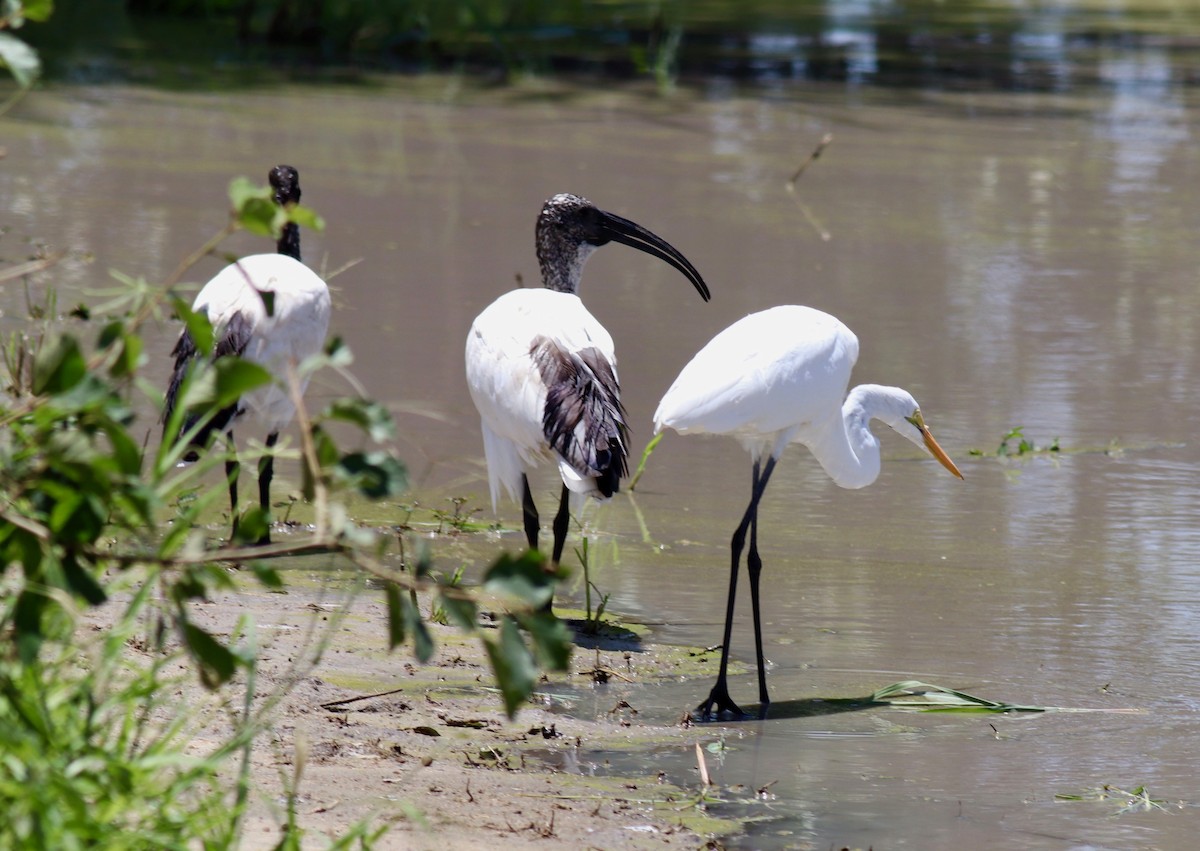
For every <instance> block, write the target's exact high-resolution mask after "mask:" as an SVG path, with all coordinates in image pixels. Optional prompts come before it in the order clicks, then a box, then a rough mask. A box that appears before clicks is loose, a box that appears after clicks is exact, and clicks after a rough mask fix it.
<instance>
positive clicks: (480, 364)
mask: <svg viewBox="0 0 1200 851" xmlns="http://www.w3.org/2000/svg"><path fill="white" fill-rule="evenodd" d="M608 242H619V243H622V244H624V245H629V246H632V247H633V248H637V249H639V250H641V251H644V252H646V253H647V254H651V255H653V256H655V257H658V258H659V259H660V260H664V261H666V262H667V263H669V264H671V265H672V266H674V267H675V268H676V269H678V270H679V271H680V272H682V273H683V274H684V276H686V277H687V279H688V280H689V281H691V282H692V285H693V286H695V288H696V289H697V290H698V291H699V293H700V296H701V297H702V298H703V299H704V300H705V301H708V299H709V292H708V286H707V285H706V284H705V283H704V279H703V278H701V277H700V273H699V272H697V271H696V269H695V267H694V266H692V264H691V263H690V262H689V261H688V260H687V258H685V257H684V256H683V255H682V254H680V253H679V251H677V250H676V249H675V248H674V247H672V246H671V245H670V244H668V243H667V242H666V241H665V240H663V239H662V238H660V237H658V236H656V235H654V234H653V233H651V232H650V231H648V230H646V229H645V228H643V227H642V226H641V225H638V224H635V223H634V222H631V221H629V220H627V219H623V218H621V217H620V216H616V215H613V214H612V213H607V212H605V211H603V210H600V209H598V208H597V207H596V206H595V205H593V204H592V203H591V202H589V201H587V200H586V199H584V198H581V197H579V196H578V195H567V194H563V195H555V196H554V197H553V198H550V199H549V200H548V201H546V203H545V204H544V205H543V207H542V211H541V214H540V215H539V216H538V220H537V227H536V245H537V257H538V264H539V265H540V267H541V273H542V286H543V288H542V289H518V290H513V291H512V292H509V293H505V294H504V295H502V296H500V298H498V299H496V301H494V302H492V304H491V305H490V306H489V307H488V308H487V309H485V310H484V311H483V312H482V313H480V314H479V316H477V317H476V318H475V322H474V323H473V324H472V325H471V331H470V333H469V334H468V335H467V346H466V367H467V384H468V386H469V388H470V391H471V399H472V400H473V401H474V402H475V407H476V408H477V409H478V410H479V414H480V419H481V423H482V430H483V448H484V454H485V456H486V458H487V467H488V486H489V488H490V490H491V496H492V510H493V511H494V510H495V509H496V502H497V499H498V497H499V493H500V489H501V488H503V489H504V490H505V492H506V493H507V494H508V495H509V497H510V498H512V499H513V500H514V501H516V500H518V499H520V501H521V506H522V512H523V515H524V523H525V537H526V539H527V540H528V542H529V547H530V549H537V539H538V528H539V519H538V512H537V507H536V506H535V505H534V502H533V495H532V494H531V493H530V490H529V478H528V476H527V473H528V472H529V471H530V470H532V469H533V468H534V467H536V466H537V464H538V462H539V461H541V460H544V459H547V458H553V459H554V460H555V461H556V462H557V464H558V470H559V474H560V476H561V478H562V481H563V487H562V496H561V499H560V501H559V507H558V514H557V515H556V516H555V518H554V523H553V527H552V528H553V532H554V548H553V552H552V563H553V564H555V565H557V564H558V562H559V560H560V559H561V558H562V551H563V544H564V543H565V541H566V537H567V523H568V520H569V514H568V511H569V502H570V501H571V500H572V499H575V500H578V501H582V500H583V498H584V497H586V496H588V495H592V496H596V497H598V498H607V497H610V496H612V495H613V493H614V492H616V490H617V487H618V484H619V482H620V479H621V477H622V476H624V475H625V473H626V456H627V453H628V447H627V427H626V423H625V412H624V410H623V409H622V407H621V399H620V387H619V385H618V382H617V370H616V364H617V360H616V356H615V354H614V351H613V341H612V337H611V336H609V333H608V331H606V330H605V329H604V326H602V325H601V324H600V323H599V322H597V321H596V319H595V318H594V317H593V316H592V315H591V314H590V313H589V312H588V311H587V309H586V308H585V307H584V306H583V302H582V301H580V299H579V296H578V295H577V292H578V290H579V279H580V276H581V274H582V272H583V265H584V262H585V261H586V260H587V258H588V257H589V256H590V255H591V253H592V252H593V251H594V250H595V249H596V248H598V247H600V246H601V245H605V244H607V243H608Z"/></svg>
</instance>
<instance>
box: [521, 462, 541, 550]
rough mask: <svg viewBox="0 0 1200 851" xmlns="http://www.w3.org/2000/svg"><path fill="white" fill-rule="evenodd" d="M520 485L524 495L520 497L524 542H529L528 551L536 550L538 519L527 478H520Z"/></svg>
mask: <svg viewBox="0 0 1200 851" xmlns="http://www.w3.org/2000/svg"><path fill="white" fill-rule="evenodd" d="M521 484H523V485H524V488H525V489H524V493H523V494H522V495H521V512H522V513H523V514H524V515H525V540H526V541H528V542H529V549H531V550H536V549H537V541H538V525H539V524H540V522H541V521H540V520H539V519H538V511H537V506H536V505H534V504H533V494H532V493H530V491H529V477H528V476H524V475H522V476H521Z"/></svg>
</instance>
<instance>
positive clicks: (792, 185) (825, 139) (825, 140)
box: [787, 133, 833, 192]
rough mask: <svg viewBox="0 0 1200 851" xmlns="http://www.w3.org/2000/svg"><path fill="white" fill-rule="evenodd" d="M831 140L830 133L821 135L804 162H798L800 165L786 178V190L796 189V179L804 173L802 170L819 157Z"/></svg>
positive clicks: (792, 190)
mask: <svg viewBox="0 0 1200 851" xmlns="http://www.w3.org/2000/svg"><path fill="white" fill-rule="evenodd" d="M832 141H833V134H832V133H826V134H825V135H824V136H822V137H821V141H820V142H818V143H817V146H816V147H815V148H813V152H812V153H811V154H809V155H808V158H807V159H805V160H804V162H802V163H800V167H799V168H798V169H796V171H795V173H794V174H793V175H792V176H791V177H790V178H789V179H788V182H787V191H788V192H795V191H796V181H797V180H799V179H800V175H802V174H804V170H805V169H806V168H808V167H809V166H810V165H812V164H813V163H814V162H816V161H817V160H818V159H819V158H820V156H821V153H822V152H823V151H824V150H825V148H826V146H827V145H828V144H829V143H830V142H832Z"/></svg>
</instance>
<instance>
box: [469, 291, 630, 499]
mask: <svg viewBox="0 0 1200 851" xmlns="http://www.w3.org/2000/svg"><path fill="white" fill-rule="evenodd" d="M547 339H549V340H552V341H553V343H554V344H555V345H556V346H558V347H560V348H561V349H562V350H563V351H565V352H569V353H571V354H574V355H579V354H580V353H581V352H584V351H585V350H589V349H590V350H593V351H595V352H596V353H598V355H599V356H600V357H602V358H603V359H604V360H605V362H607V363H608V365H609V368H610V369H611V370H612V372H613V375H614V377H615V375H616V363H617V358H616V354H615V351H614V347H613V340H612V336H611V335H610V334H609V333H608V331H606V330H605V329H604V326H603V325H601V324H600V323H599V321H597V320H596V318H595V317H594V316H592V314H591V313H589V312H588V309H587V308H586V307H584V305H583V302H582V301H581V300H580V298H579V296H577V295H575V294H574V293H564V292H558V291H556V290H549V289H521V290H513V291H511V292H508V293H505V294H504V295H502V296H500V298H498V299H496V300H495V301H494V302H492V304H491V305H490V306H489V307H487V308H486V309H485V310H484V311H483V312H482V313H480V314H479V316H477V317H476V318H475V321H474V322H473V323H472V325H471V330H470V333H469V334H468V335H467V346H466V368H467V387H468V388H469V390H470V393H471V400H472V401H473V402H474V403H475V407H476V408H477V409H478V410H479V415H480V421H481V428H482V431H483V448H484V455H485V456H486V459H487V468H488V488H489V490H490V492H491V497H492V509H493V510H495V509H496V504H497V500H498V498H499V495H500V490H501V489H502V488H503V490H504V492H505V493H506V494H508V496H509V497H510V498H512V499H513V500H515V501H520V499H521V491H522V487H523V480H522V476H524V475H526V474H527V473H528V472H529V471H531V470H533V469H534V468H535V467H537V465H538V464H539V463H540V462H542V461H544V460H547V459H548V458H550V457H554V458H555V460H556V461H557V464H558V470H559V474H560V475H561V477H562V480H563V483H564V484H566V486H567V488H568V489H569V490H570V491H571V493H572V495H578V496H579V497H580V498H582V497H583V496H588V495H592V496H597V497H598V496H599V492H598V490H597V488H596V477H595V476H594V475H592V474H590V473H589V471H587V470H586V469H584V470H581V469H576V468H575V467H573V466H572V465H571V463H570V461H569V460H568V459H566V458H564V457H563V456H562V455H560V454H558V453H553V452H552V451H551V450H550V446H549V444H548V442H547V440H546V434H545V427H544V417H545V410H546V397H547V391H548V387H547V385H546V381H545V379H544V377H543V374H542V370H541V369H539V367H538V365H537V362H536V361H535V358H534V355H533V353H534V351H535V350H536V349H537V348H538V346H539V344H540V343H541V342H542V341H545V340H547ZM584 426H585V424H584V423H583V422H580V423H579V425H577V426H576V434H577V439H578V440H579V441H581V442H582V441H583V439H584V437H585V435H584V434H583V429H584Z"/></svg>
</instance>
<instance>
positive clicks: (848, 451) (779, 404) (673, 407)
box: [654, 305, 962, 718]
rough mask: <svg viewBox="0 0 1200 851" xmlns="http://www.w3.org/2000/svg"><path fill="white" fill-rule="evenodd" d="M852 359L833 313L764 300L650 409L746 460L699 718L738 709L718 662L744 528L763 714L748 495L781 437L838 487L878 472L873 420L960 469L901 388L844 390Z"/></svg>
mask: <svg viewBox="0 0 1200 851" xmlns="http://www.w3.org/2000/svg"><path fill="white" fill-rule="evenodd" d="M857 359H858V338H857V337H855V336H854V333H853V332H852V331H851V330H850V329H849V328H847V327H846V326H845V325H843V324H842V323H841V322H840V321H838V320H837V319H836V318H835V317H833V316H830V315H829V314H828V313H822V312H821V311H819V310H814V309H813V308H811V307H798V306H795V305H788V306H783V307H774V308H771V309H770V310H764V311H762V312H761V313H754V314H751V315H750V316H747V317H745V318H744V319H740V320H738V321H737V322H735V323H734V324H732V325H730V326H729V327H728V328H726V329H725V330H724V331H722V332H721V333H719V334H718V335H717V336H716V337H714V338H713V339H712V340H711V341H710V342H709V343H708V344H707V345H706V346H705V347H704V348H702V349H701V350H700V351H699V352H698V353H697V354H696V356H695V357H694V358H692V360H691V362H690V363H688V365H687V366H685V367H684V368H683V371H682V372H681V373H679V377H678V378H676V379H675V383H674V384H672V385H671V388H670V389H669V390H668V391H667V393H666V395H665V396H663V399H662V401H661V402H660V403H659V405H658V410H657V412H656V413H655V414H654V425H655V431H656V432H661V431H662V430H663V429H667V428H671V429H674V430H675V431H678V432H679V433H681V434H705V433H707V434H727V435H730V436H731V437H734V438H736V439H737V440H738V441H739V442H740V443H741V444H742V446H743V447H744V448H745V449H746V450H747V451H748V452H749V453H750V457H751V460H752V461H753V478H752V481H751V488H750V504H749V506H748V507H747V508H746V512H745V514H744V515H743V516H742V520H741V522H740V523H739V524H738V526H737V529H736V531H735V532H734V533H733V540H732V542H731V544H730V550H731V565H730V573H729V596H728V598H727V602H726V607H725V635H724V638H723V639H722V645H721V667H720V671H719V673H718V675H717V682H716V685H714V686H713V689H712V691H711V693H710V694H709V695H708V697H707V698H706V699H705V700H704V702H703V703H701V704H700V706H699V707H697V710H696V711H697V713H698V714H699V715H700V717H701V718H711V717H713V716H714V715H726V716H729V717H734V718H740V717H743V716H744V714H745V713H743V712H742V710H741V709H740V708H739V707H738V705H737V704H736V703H734V702H733V700H732V699H731V698H730V696H729V687H728V685H727V683H726V670H727V668H728V664H729V641H730V634H731V632H732V629H733V609H734V605H733V604H734V597H735V595H736V592H737V579H738V566H739V564H740V561H741V554H742V550H743V548H744V546H745V543H746V533H747V531H749V533H750V550H749V552H748V553H747V555H746V568H747V572H748V574H749V577H750V606H751V610H752V612H753V615H754V650H755V659H756V662H757V665H758V695H759V701H760V707H759V714H760V716H762V717H765V716H766V712H767V707H768V705H769V704H770V700H769V698H768V697H767V680H766V670H765V667H766V666H765V660H764V658H763V646H762V627H761V625H760V618H759V600H758V589H759V575H760V574H761V572H762V559H761V558H760V557H759V554H758V503H759V501H760V500H761V499H762V495H763V491H765V490H766V488H767V480H768V479H770V477H771V471H772V470H774V469H775V462H776V461H778V460H779V456H780V455H781V454H782V453H783V450H784V449H785V448H786V447H787V445H788V444H789V443H802V444H804V445H805V446H807V447H808V449H809V451H810V452H812V454H813V455H814V456H816V459H817V461H819V462H820V464H821V466H822V467H823V468H824V469H825V472H826V473H828V474H829V476H830V478H832V479H833V480H834V482H836V483H837V484H838V485H840V486H841V487H844V488H863V487H866V486H867V485H869V484H871V483H872V482H874V481H875V479H876V477H878V476H879V468H880V457H879V441H878V440H877V439H876V438H875V435H874V434H872V433H871V429H870V423H871V420H873V419H876V420H880V421H882V422H883V423H885V424H886V425H889V426H891V427H892V428H893V429H895V430H896V431H897V432H899V433H900V434H901V435H902V436H904V437H906V438H908V439H909V440H911V441H912V442H913V443H915V444H916V445H917V446H920V447H922V448H923V449H925V450H927V451H928V452H929V453H930V454H932V455H933V457H934V458H936V459H937V460H938V461H940V462H941V464H942V466H944V467H945V468H946V469H947V470H949V471H950V472H951V473H953V474H954V475H956V476H958V477H959V478H960V479H961V478H962V473H960V472H959V471H958V468H957V467H956V466H954V462H953V461H951V460H950V458H949V457H948V456H947V455H946V453H945V452H943V451H942V448H941V447H940V446H938V444H937V441H935V440H934V439H933V435H932V434H930V432H929V429H928V428H927V427H926V425H925V419H924V417H923V416H922V415H921V409H920V408H919V407H918V405H917V401H916V400H915V399H914V398H913V397H912V395H911V394H909V393H908V391H906V390H901V389H900V388H899V387H883V386H880V385H878V384H861V385H859V386H858V387H855V388H854V389H853V390H851V391H850V393H849V394H847V393H846V387H847V385H848V384H849V382H850V371H851V369H853V367H854V362H855V361H856V360H857ZM714 710H715V712H714Z"/></svg>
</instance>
